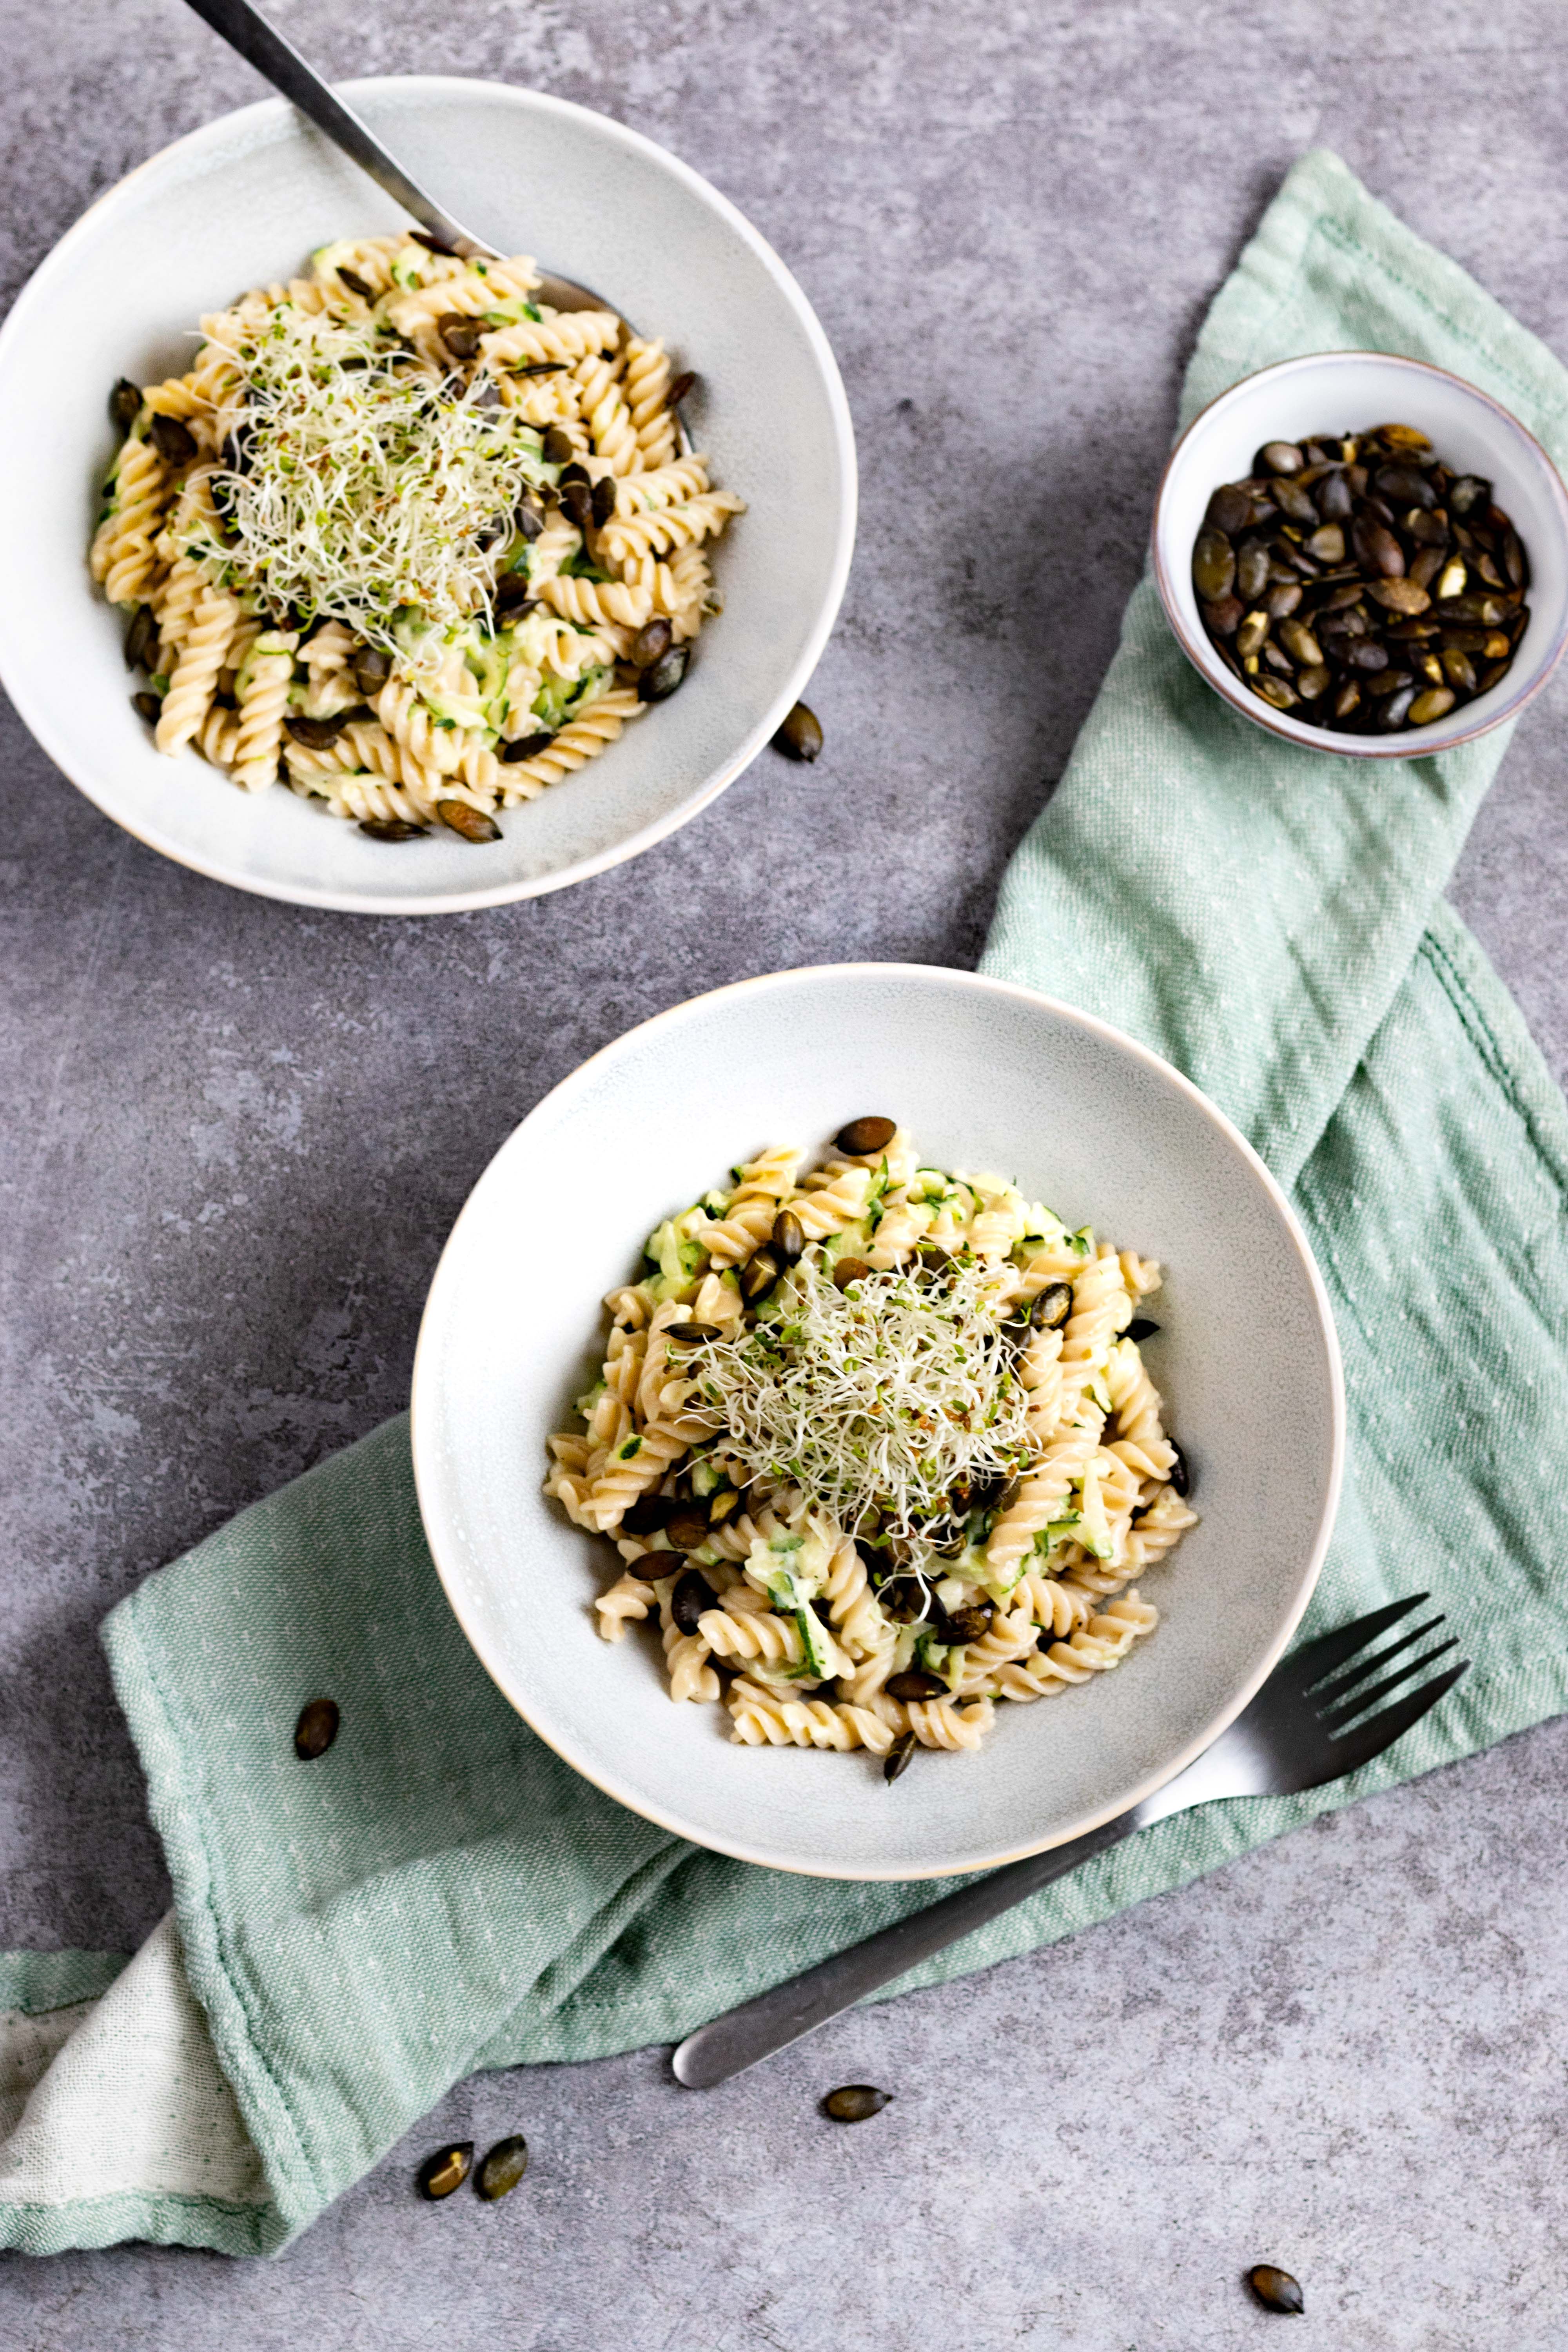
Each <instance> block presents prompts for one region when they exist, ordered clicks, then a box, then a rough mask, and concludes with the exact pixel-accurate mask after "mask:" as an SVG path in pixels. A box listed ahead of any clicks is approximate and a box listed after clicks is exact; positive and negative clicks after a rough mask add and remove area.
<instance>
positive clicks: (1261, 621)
mask: <svg viewBox="0 0 1568 2352" xmlns="http://www.w3.org/2000/svg"><path fill="white" fill-rule="evenodd" d="M1267 635H1268V614H1267V613H1248V614H1247V618H1246V620H1245V621H1243V623H1242V624H1241V626H1240V627H1239V628H1238V629H1237V633H1236V650H1237V653H1238V654H1239V655H1240V656H1241V658H1242V660H1243V661H1245V660H1246V659H1247V656H1248V655H1249V654H1255V653H1257V651H1258V648H1259V646H1261V645H1262V643H1263V641H1264V639H1265V637H1267Z"/></svg>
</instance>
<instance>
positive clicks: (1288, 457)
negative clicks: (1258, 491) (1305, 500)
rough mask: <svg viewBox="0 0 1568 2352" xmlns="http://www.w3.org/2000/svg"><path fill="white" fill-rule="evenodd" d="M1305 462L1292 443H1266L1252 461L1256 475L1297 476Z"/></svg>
mask: <svg viewBox="0 0 1568 2352" xmlns="http://www.w3.org/2000/svg"><path fill="white" fill-rule="evenodd" d="M1306 462H1307V461H1306V459H1305V458H1304V457H1302V455H1301V452H1300V449H1298V448H1297V446H1296V444H1295V443H1294V442H1293V441H1266V442H1265V443H1264V445H1263V446H1262V448H1261V449H1259V451H1258V455H1257V457H1255V458H1254V460H1253V464H1254V467H1255V468H1256V470H1257V471H1258V473H1260V474H1274V475H1289V474H1299V473H1300V470H1301V468H1302V467H1303V466H1304V465H1305V464H1306ZM1272 487H1273V486H1272V484H1271V485H1270V488H1272Z"/></svg>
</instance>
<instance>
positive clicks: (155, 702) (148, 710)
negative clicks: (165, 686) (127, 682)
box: [131, 692, 163, 727]
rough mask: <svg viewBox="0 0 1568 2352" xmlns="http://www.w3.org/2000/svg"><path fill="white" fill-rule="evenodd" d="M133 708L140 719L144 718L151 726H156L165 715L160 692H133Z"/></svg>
mask: <svg viewBox="0 0 1568 2352" xmlns="http://www.w3.org/2000/svg"><path fill="white" fill-rule="evenodd" d="M131 708H132V710H134V711H135V713H136V715H137V717H138V718H139V719H145V720H146V721H147V724H148V726H149V727H156V725H157V724H158V721H159V719H161V718H162V717H163V696H162V695H160V694H148V693H146V692H142V693H141V694H133V695H132V698H131Z"/></svg>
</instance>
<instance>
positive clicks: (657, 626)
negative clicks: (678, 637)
mask: <svg viewBox="0 0 1568 2352" xmlns="http://www.w3.org/2000/svg"><path fill="white" fill-rule="evenodd" d="M674 635H675V633H674V631H673V630H672V629H671V627H670V625H669V623H668V621H667V620H666V619H665V617H664V615H663V614H662V613H660V614H658V617H657V618H656V619H654V620H651V621H645V622H644V623H643V625H642V627H641V628H640V629H639V630H638V631H637V635H636V636H635V637H634V638H633V639H632V649H631V653H630V655H629V656H628V658H629V659H630V661H631V662H632V664H633V666H634V667H636V668H637V669H651V668H652V667H653V666H654V664H655V662H658V661H662V660H663V659H664V656H665V655H666V654H667V653H668V651H669V648H670V646H671V643H672V642H673V639H674Z"/></svg>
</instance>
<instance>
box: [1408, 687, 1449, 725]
mask: <svg viewBox="0 0 1568 2352" xmlns="http://www.w3.org/2000/svg"><path fill="white" fill-rule="evenodd" d="M1457 700H1458V697H1457V695H1456V694H1455V692H1454V689H1453V688H1452V687H1450V686H1432V687H1428V688H1427V689H1426V693H1425V694H1418V695H1417V696H1416V698H1415V701H1414V702H1413V703H1412V704H1411V706H1410V724H1411V725H1412V727H1430V725H1431V724H1432V721H1433V720H1434V719H1446V718H1447V715H1448V713H1449V711H1450V710H1452V709H1453V708H1454V704H1455V702H1456V701H1457Z"/></svg>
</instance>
